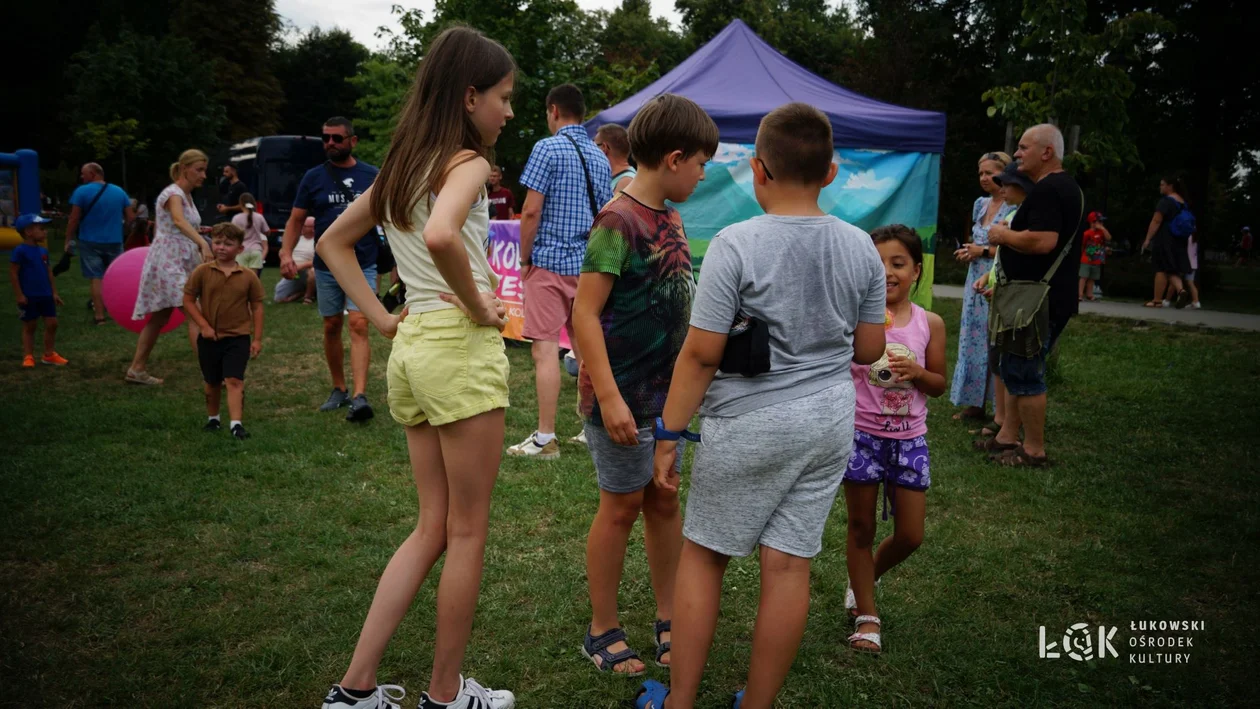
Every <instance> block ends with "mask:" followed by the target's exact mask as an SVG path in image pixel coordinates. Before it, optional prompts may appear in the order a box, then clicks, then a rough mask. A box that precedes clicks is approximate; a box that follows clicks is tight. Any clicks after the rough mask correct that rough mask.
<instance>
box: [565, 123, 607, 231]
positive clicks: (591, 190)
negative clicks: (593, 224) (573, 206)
mask: <svg viewBox="0 0 1260 709" xmlns="http://www.w3.org/2000/svg"><path fill="white" fill-rule="evenodd" d="M561 135H563V136H564V137H565V138H567V139H568V141H569V142H570V143H573V149H574V150H576V151H577V154H578V160H581V161H582V175H583V176H585V177H586V196H587V197H589V198H590V200H591V221H595V215H597V214H599V207H598V205H596V204H595V185H594V184H592V183H591V171H590V170H588V169H586V158H585V157H583V156H582V148H581V147H579V146H578V144H577V141H576V140H574V139H573V136H571V135H569V134H568V133H561Z"/></svg>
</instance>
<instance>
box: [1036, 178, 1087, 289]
mask: <svg viewBox="0 0 1260 709" xmlns="http://www.w3.org/2000/svg"><path fill="white" fill-rule="evenodd" d="M1076 190H1077V191H1078V192H1080V194H1081V213H1080V214H1079V215H1078V216H1077V217H1076V226H1075V227H1073V229H1072V236H1070V237H1068V242H1067V243H1066V244H1064V245H1063V250H1061V251H1060V252H1059V257H1058V258H1056V259H1055V260H1054V265H1052V266H1051V267H1050V270H1049V271H1046V275H1045V277H1044V278H1042V279H1041V283H1042V284H1043V285H1044V284H1047V283H1049V282H1050V279H1051V278H1054V274H1055V272H1056V271H1058V270H1059V264H1061V263H1063V259H1064V257H1066V256H1067V254H1068V252H1069V251H1071V250H1072V244H1074V243H1076V233H1077V232H1078V231H1080V229H1081V220H1083V219H1084V218H1085V192H1084V190H1082V189H1081V187H1080V185H1077V186H1076Z"/></svg>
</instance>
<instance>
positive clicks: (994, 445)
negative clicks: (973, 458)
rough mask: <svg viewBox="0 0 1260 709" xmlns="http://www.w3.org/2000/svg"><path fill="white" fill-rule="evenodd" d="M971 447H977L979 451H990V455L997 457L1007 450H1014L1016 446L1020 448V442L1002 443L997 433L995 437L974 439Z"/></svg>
mask: <svg viewBox="0 0 1260 709" xmlns="http://www.w3.org/2000/svg"><path fill="white" fill-rule="evenodd" d="M971 447H972V448H975V449H976V450H978V451H982V452H984V453H988V454H989V457H991V458H992V457H997V456H999V455H1002V454H1003V453H1005V452H1006V451H1013V450H1015V449H1016V448H1019V444H1018V443H1001V442H999V441H998V439H997V436H996V435H995V436H993V438H980V439H977V440H974V441H972V442H971Z"/></svg>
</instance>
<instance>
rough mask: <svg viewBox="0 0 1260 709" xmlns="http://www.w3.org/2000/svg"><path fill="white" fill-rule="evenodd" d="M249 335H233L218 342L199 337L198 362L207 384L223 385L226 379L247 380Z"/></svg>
mask: <svg viewBox="0 0 1260 709" xmlns="http://www.w3.org/2000/svg"><path fill="white" fill-rule="evenodd" d="M249 344H250V342H249V335H233V336H231V337H221V338H219V339H217V340H207V339H206V338H204V337H201V336H200V335H198V336H197V361H198V362H200V363H201V377H202V379H204V380H205V381H206V383H207V384H210V385H217V384H222V383H223V380H224V379H240V380H242V381H244V379H245V366H246V365H248V364H249Z"/></svg>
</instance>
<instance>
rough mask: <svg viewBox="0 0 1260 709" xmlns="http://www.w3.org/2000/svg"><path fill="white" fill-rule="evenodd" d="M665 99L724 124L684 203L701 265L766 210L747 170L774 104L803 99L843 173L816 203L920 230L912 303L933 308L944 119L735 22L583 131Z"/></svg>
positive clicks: (871, 221) (846, 215)
mask: <svg viewBox="0 0 1260 709" xmlns="http://www.w3.org/2000/svg"><path fill="white" fill-rule="evenodd" d="M663 93H675V94H680V95H682V96H686V97H687V98H690V99H691V100H693V101H695V102H696V103H698V104H700V107H701V108H703V109H704V110H705V111H707V112H708V114H709V115H710V116H712V117H713V120H714V121H715V122H716V123H717V126H718V134H719V138H720V140H721V144H720V145H719V147H718V152H717V154H716V155H714V156H712V160H711V161H710V162H709V164H708V166H707V167H706V168H705V181H704V182H702V183H700V186H699V187H698V188H697V189H696V192H695V193H694V194H693V195H692V196H691V199H689V200H687V202H685V203H684V204H681V205H678V210H679V211H680V212H681V213H682V217H683V223H685V224H686V225H687V234H688V236H689V237H690V240H691V250H692V255H693V257H695V260H696V261H697V262H698V261H699V260H700V258H702V257H703V255H704V252H705V251H706V250H707V248H708V240H709V239H712V238H713V237H714V236H715V235H716V234H717V233H718V232H719V231H721V230H722V229H724V228H725V227H727V226H729V225H731V224H733V223H735V222H738V221H742V220H745V219H749V218H751V217H754V216H756V215H758V214H761V208H760V206H759V205H758V204H757V201H756V198H755V195H754V193H753V188H752V175H751V169H750V168H749V166H748V162H749V160H748V158H749V157H751V155H752V152H753V146H752V144H753V143H754V142H755V140H756V137H757V127H758V125H759V124H760V123H761V119H762V118H763V117H765V115H766V114H767V113H769V112H770V111H772V110H774V109H775V108H778V107H779V106H782V105H783V104H785V103H790V102H793V101H801V102H804V103H808V104H811V105H813V106H816V107H817V108H819V109H820V110H822V111H823V112H824V113H826V114H827V117H828V118H829V119H830V120H831V127H832V132H833V134H834V143H835V148H836V152H835V158H834V160H835V162H836V164H837V165H838V167H839V171H838V175H837V177H836V180H835V181H834V182H833V183H832V184H831V185H829V186H828V187H826V188H825V189H823V191H822V194H821V195H820V197H819V205H820V206H821V207H822V208H823V209H824V210H826V211H827V212H829V213H831V214H834V215H836V216H837V217H839V218H841V219H843V220H845V221H847V222H849V223H851V224H856V225H857V226H859V227H861V228H863V229H866V230H868V231H869V230H870V229H874V228H875V227H877V226H880V225H883V224H893V223H900V224H905V225H907V226H910V227H912V228H914V229H916V230H917V231H918V233H919V235H920V237H922V239H923V246H924V263H923V276H922V278H921V279H920V281H919V285H918V286H917V287H916V290H915V293H914V296H913V297H914V300H915V302H917V303H919V304H920V305H923V306H924V307H928V306H930V305H931V298H932V276H933V271H934V265H935V251H936V249H935V246H936V239H935V233H936V213H937V204H938V192H939V189H940V166H941V163H940V160H941V155H940V154H941V153H942V152H943V151H944V149H945V115H944V114H942V113H937V112H934V111H920V110H917V109H913V108H903V107H901V106H894V105H892V104H889V103H883V102H882V101H876V100H874V99H871V98H867V97H866V96H862V95H860V94H856V93H853V92H852V91H848V90H846V89H844V88H841V87H839V86H836V85H835V84H832V83H831V82H829V81H826V80H825V79H823V78H821V77H819V76H816V75H814V74H812V73H810V72H809V71H808V70H806V69H805V68H804V67H801V66H800V65H799V64H796V63H795V62H793V61H792V60H790V59H788V58H787V57H784V56H783V55H782V54H780V53H779V52H778V51H777V50H776V49H775V48H774V47H772V46H770V45H769V44H766V42H765V41H764V40H762V39H761V38H760V37H758V36H757V35H756V33H754V32H753V31H752V29H751V28H749V27H748V25H746V24H744V22H743V21H742V20H734V21H733V22H731V24H729V25H727V27H726V29H724V30H722V32H721V33H719V34H718V35H717V36H716V37H714V38H713V39H712V40H710V41H709V42H708V43H707V44H705V45H704V46H703V47H701V48H700V49H699V50H698V51H697V52H696V53H695V54H693V55H691V56H690V57H688V58H687V60H686V61H684V62H683V63H681V64H679V65H678V66H677V67H675V68H674V70H673V71H671V72H669V73H668V74H666V75H665V76H663V77H661V78H660V79H658V80H657V81H655V82H653V83H652V84H651V85H649V86H648V87H647V88H645V89H643V90H642V91H640V92H639V93H637V94H635V95H634V96H631V97H630V98H628V99H626V100H625V101H622V102H621V103H619V104H617V105H616V106H613V107H612V108H608V109H606V110H604V111H603V112H601V113H599V114H598V115H596V116H595V117H594V118H592V119H591V120H590V121H588V122H587V123H586V129H587V130H588V131H590V132H591V134H592V135H593V134H594V133H595V131H596V129H598V128H599V127H600V126H602V125H604V124H606V123H617V124H620V125H623V126H629V125H630V121H631V120H632V119H633V118H634V116H635V114H636V113H638V111H639V108H640V107H641V106H643V104H644V103H646V102H647V101H649V100H651V99H652V98H653V97H655V96H658V95H660V94H663Z"/></svg>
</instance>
